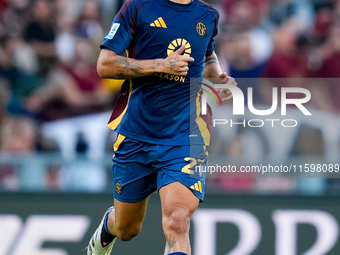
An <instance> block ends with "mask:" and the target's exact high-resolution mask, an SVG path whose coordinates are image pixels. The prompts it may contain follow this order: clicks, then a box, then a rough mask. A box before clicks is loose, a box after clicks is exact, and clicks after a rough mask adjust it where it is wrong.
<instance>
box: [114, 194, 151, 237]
mask: <svg viewBox="0 0 340 255" xmlns="http://www.w3.org/2000/svg"><path fill="white" fill-rule="evenodd" d="M148 201H149V197H147V198H146V199H144V200H142V201H140V202H133V203H129V202H122V201H119V200H117V199H114V206H115V225H116V229H117V230H118V231H119V230H129V229H132V228H135V229H137V230H136V231H137V232H138V230H139V231H140V229H141V227H142V224H143V221H144V218H145V213H146V208H147V205H148Z"/></svg>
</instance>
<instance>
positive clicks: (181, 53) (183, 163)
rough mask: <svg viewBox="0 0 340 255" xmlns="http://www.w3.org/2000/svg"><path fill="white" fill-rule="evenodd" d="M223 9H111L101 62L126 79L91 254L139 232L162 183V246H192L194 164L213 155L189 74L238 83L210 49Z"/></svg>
mask: <svg viewBox="0 0 340 255" xmlns="http://www.w3.org/2000/svg"><path fill="white" fill-rule="evenodd" d="M218 19H219V14H218V12H217V11H216V10H215V9H214V8H212V6H210V5H208V4H206V3H204V2H203V1H200V0H128V1H127V2H126V3H125V4H124V5H123V6H122V8H121V9H120V11H119V13H118V14H117V16H116V17H115V19H114V21H113V23H112V26H111V29H110V31H109V33H108V34H107V35H106V37H105V39H104V42H103V43H102V45H101V52H100V56H99V58H98V65H97V70H98V73H99V75H100V76H101V77H102V78H109V79H126V80H125V82H124V83H123V85H122V91H121V95H120V97H119V99H118V102H117V104H116V106H115V109H114V111H113V113H112V117H111V120H110V122H109V125H108V126H109V127H110V128H112V129H114V130H115V131H116V132H117V133H118V138H117V141H116V143H115V145H114V150H115V154H114V157H113V178H114V180H113V181H114V207H110V208H109V209H108V210H107V211H106V212H105V214H104V217H103V219H102V221H101V223H100V225H99V227H98V228H97V230H96V232H95V233H94V235H93V236H92V238H91V240H90V242H89V245H88V248H87V254H88V255H99V254H101V255H102V254H111V250H112V246H113V244H114V242H115V241H116V239H117V238H119V239H121V240H123V241H129V240H131V239H132V238H133V237H135V236H136V235H138V234H139V232H140V231H141V228H142V223H143V219H144V216H145V211H146V207H147V203H148V199H149V196H150V194H151V193H153V192H154V191H156V190H157V191H158V192H159V195H160V199H161V206H162V226H163V230H164V235H165V238H166V247H165V251H164V254H167V255H169V254H171V255H190V254H191V248H190V241H189V227H190V219H191V216H192V214H193V213H194V211H195V210H196V208H197V206H198V204H199V202H200V201H203V199H204V186H205V180H204V178H203V177H202V176H200V175H197V176H196V175H194V174H193V169H195V167H196V166H199V165H201V164H204V162H205V161H206V159H207V151H206V147H207V145H209V138H210V131H209V128H208V127H209V126H210V124H209V123H208V122H206V121H205V119H206V118H202V116H201V115H200V84H198V83H192V82H190V79H191V78H203V77H206V78H221V79H222V80H223V81H224V82H225V83H229V84H234V85H235V80H234V79H232V78H231V77H229V76H227V74H226V73H224V72H222V71H221V68H220V66H219V63H218V59H217V57H216V54H215V53H214V45H215V42H214V37H215V36H216V35H217V27H218ZM228 98H229V97H228ZM192 106H194V107H192Z"/></svg>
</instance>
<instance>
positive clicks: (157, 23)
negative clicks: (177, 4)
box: [150, 17, 167, 28]
mask: <svg viewBox="0 0 340 255" xmlns="http://www.w3.org/2000/svg"><path fill="white" fill-rule="evenodd" d="M150 27H162V28H167V26H166V24H165V22H164V20H163V18H162V17H159V18H158V19H156V20H155V21H154V22H152V23H151V24H150Z"/></svg>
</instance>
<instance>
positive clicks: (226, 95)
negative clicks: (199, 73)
mask: <svg viewBox="0 0 340 255" xmlns="http://www.w3.org/2000/svg"><path fill="white" fill-rule="evenodd" d="M218 78H219V79H221V84H228V85H233V86H237V82H236V81H235V79H234V78H233V77H230V76H228V74H227V73H222V74H220V75H219V77H218ZM218 93H223V96H224V97H222V101H223V102H224V101H227V100H229V99H231V98H233V94H232V93H231V91H230V90H229V89H227V88H225V89H223V88H221V89H219V90H218Z"/></svg>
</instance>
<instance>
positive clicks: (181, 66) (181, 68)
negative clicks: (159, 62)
mask: <svg viewBox="0 0 340 255" xmlns="http://www.w3.org/2000/svg"><path fill="white" fill-rule="evenodd" d="M184 50H185V45H184V44H183V45H182V46H181V47H180V48H179V49H178V50H176V51H175V52H174V53H172V54H171V55H170V56H168V57H167V58H166V59H164V71H163V72H164V73H167V74H172V75H179V76H186V75H187V74H188V71H189V67H188V65H189V62H194V61H195V60H194V59H193V58H192V57H188V56H183V55H181V54H182V53H183V52H184Z"/></svg>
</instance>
